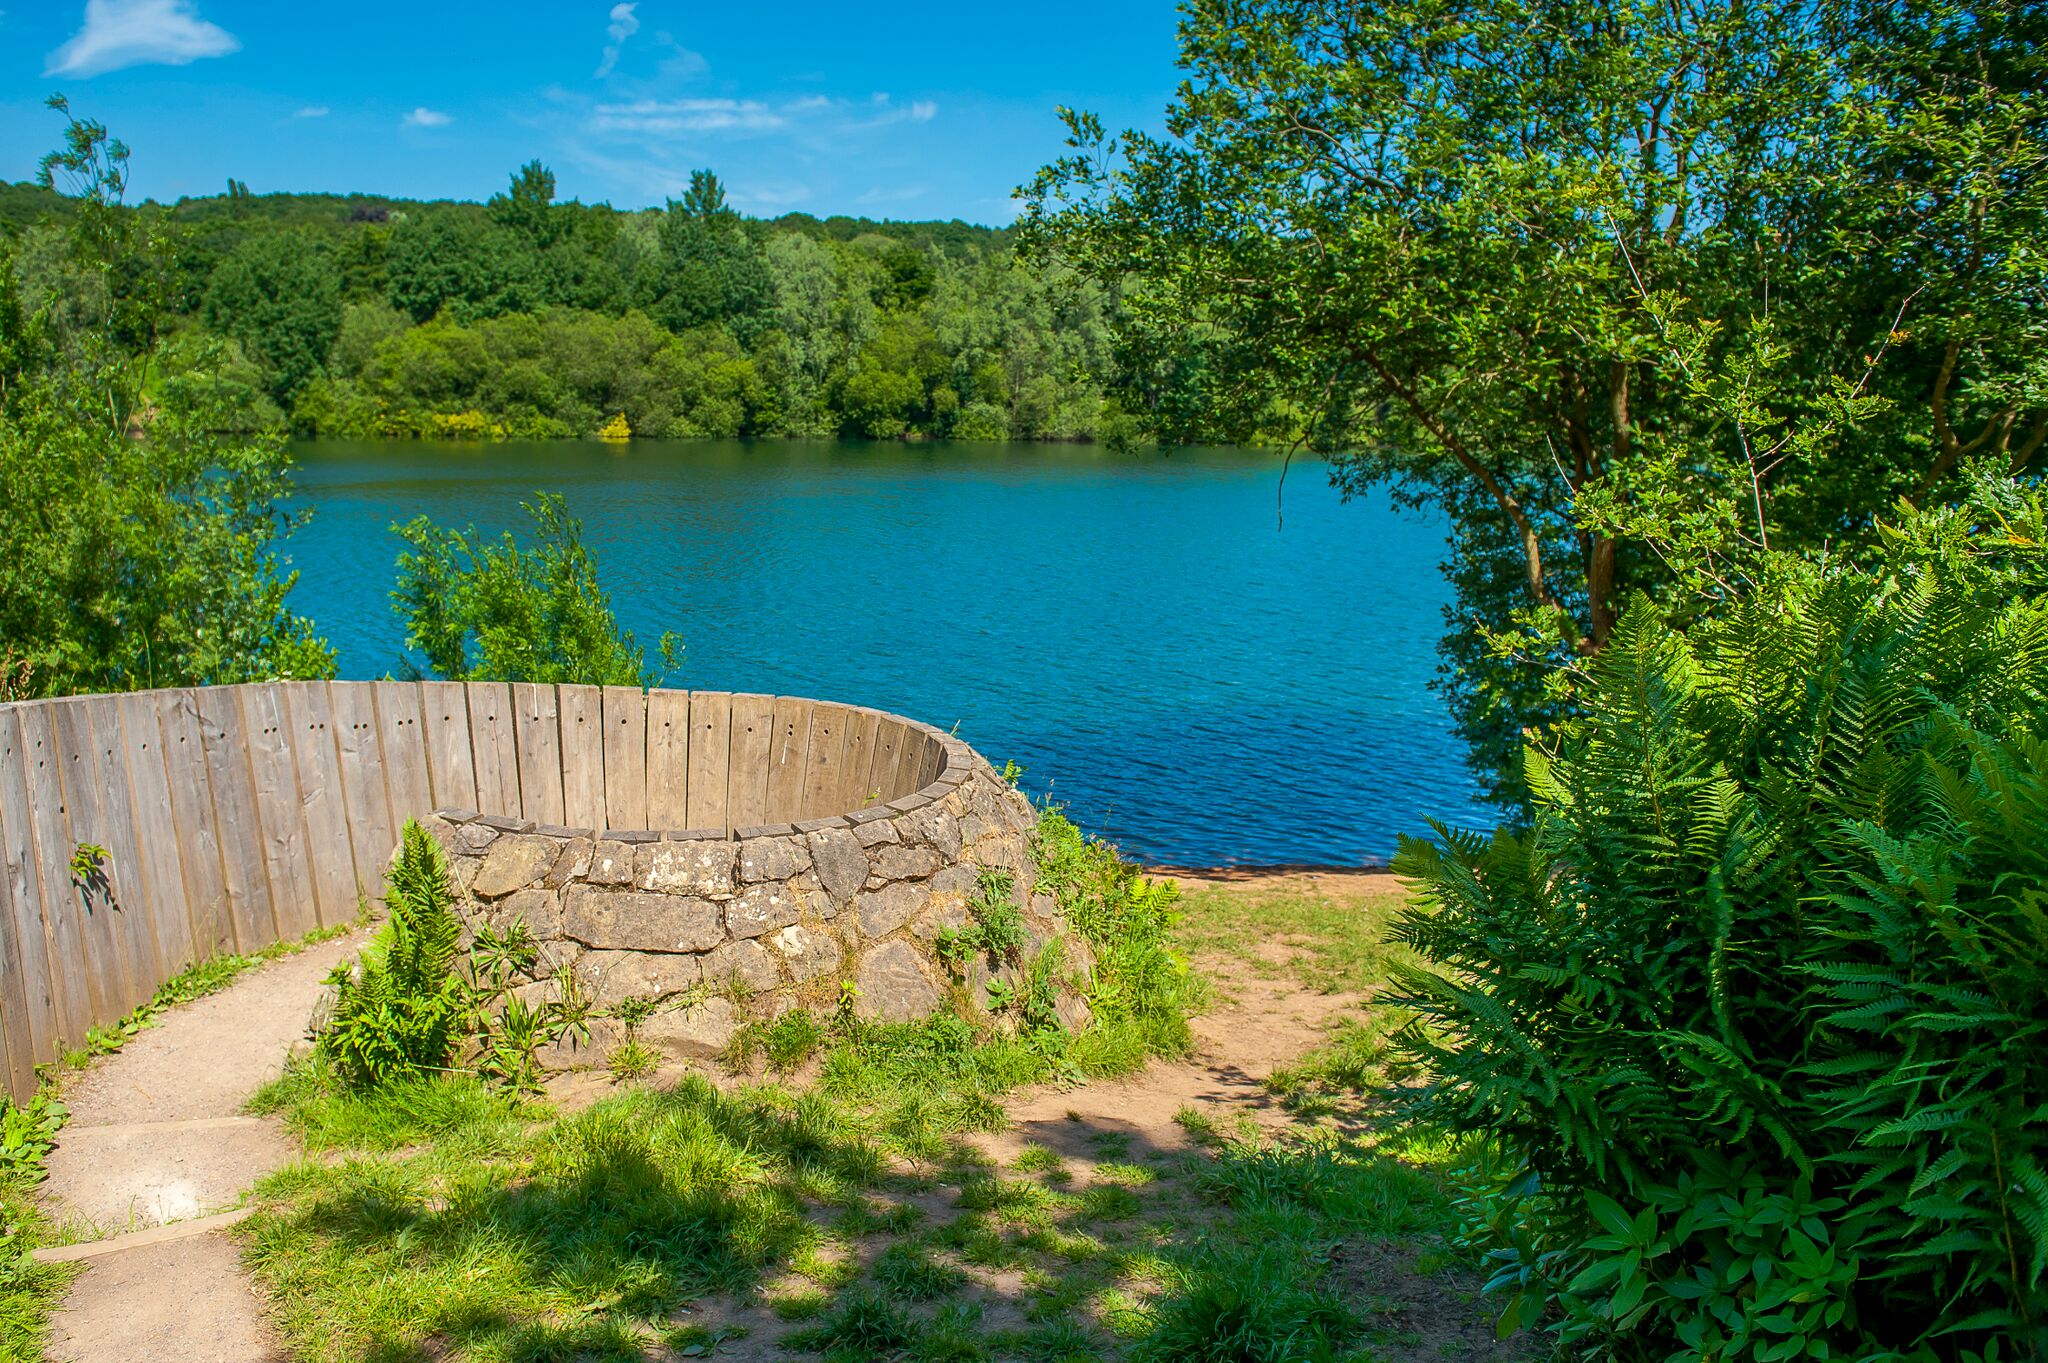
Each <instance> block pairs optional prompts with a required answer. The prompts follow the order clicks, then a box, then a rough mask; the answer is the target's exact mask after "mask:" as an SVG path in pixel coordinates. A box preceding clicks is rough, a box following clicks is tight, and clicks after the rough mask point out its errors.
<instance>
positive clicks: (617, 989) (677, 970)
mask: <svg viewBox="0 0 2048 1363" xmlns="http://www.w3.org/2000/svg"><path fill="white" fill-rule="evenodd" d="M575 970H576V978H577V979H578V980H579V981H581V982H582V985H583V987H584V989H585V990H586V991H588V992H589V995H590V1001H591V1002H592V1003H593V1004H595V1005H597V1006H598V1007H599V1008H614V1007H617V1006H618V1005H619V1004H621V1003H623V1002H625V1001H626V1000H627V999H665V998H671V997H673V996H675V995H677V994H681V993H685V992H687V991H689V990H692V989H695V988H696V987H697V986H698V985H700V984H702V983H704V959H703V957H701V956H670V955H665V954H663V953H660V952H651V951H586V952H584V953H583V955H582V956H580V957H578V958H577V961H576V966H575Z"/></svg>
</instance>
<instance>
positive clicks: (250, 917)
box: [192, 686, 278, 952]
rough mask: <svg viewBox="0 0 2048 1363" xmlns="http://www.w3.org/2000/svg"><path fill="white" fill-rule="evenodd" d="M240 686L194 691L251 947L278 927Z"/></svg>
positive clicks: (232, 910) (223, 857)
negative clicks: (264, 853)
mask: <svg viewBox="0 0 2048 1363" xmlns="http://www.w3.org/2000/svg"><path fill="white" fill-rule="evenodd" d="M239 689H240V688H239V687H233V686H202V687H199V688H198V689H197V690H195V691H194V692H193V693H192V694H193V699H194V701H195V702H196V703H197V705H198V709H199V732H200V737H201V739H202V740H203V741H204V743H205V745H206V776H207V780H208V782H209V783H210V784H211V785H212V787H213V813H214V818H215V819H216V820H218V828H219V838H220V861H221V872H222V875H223V877H224V878H225V879H226V881H227V887H228V912H229V915H230V917H231V918H232V919H233V922H234V929H235V950H237V951H242V952H249V951H255V950H257V949H258V948H260V947H263V946H267V945H269V944H270V943H272V942H275V941H276V940H277V939H278V932H277V919H276V915H275V914H274V913H273V912H272V908H271V904H272V898H271V892H270V872H269V869H268V863H267V860H266V858H265V857H264V855H263V825H262V822H261V820H260V819H259V818H258V816H257V812H256V782H255V778H254V777H253V776H252V775H251V774H250V767H249V750H248V744H247V741H246V738H245V728H244V724H243V720H242V716H241V712H240V707H239V705H238V703H237V701H236V695H235V693H236V692H237V691H238V690H239Z"/></svg>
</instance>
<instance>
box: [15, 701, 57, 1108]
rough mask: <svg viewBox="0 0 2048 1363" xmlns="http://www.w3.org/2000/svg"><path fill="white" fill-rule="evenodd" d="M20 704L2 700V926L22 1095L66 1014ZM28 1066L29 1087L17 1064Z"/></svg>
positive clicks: (20, 1097) (52, 1050)
mask: <svg viewBox="0 0 2048 1363" xmlns="http://www.w3.org/2000/svg"><path fill="white" fill-rule="evenodd" d="M20 708H21V707H19V706H13V705H8V706H0V880H4V881H5V882H6V887H7V893H6V917H5V918H4V919H0V932H4V933H5V934H6V935H7V955H8V957H9V958H10V960H11V961H12V962H13V969H14V972H15V978H16V979H17V980H18V981H19V983H20V992H21V1000H22V1005H23V1011H22V1013H21V1014H20V1015H18V1017H17V1018H16V1019H14V1020H12V1022H11V1025H10V1027H9V1032H8V1055H7V1059H8V1087H9V1092H10V1093H12V1095H13V1096H14V1098H15V1099H16V1100H17V1101H26V1100H27V1098H28V1096H29V1094H30V1093H33V1092H34V1089H35V1069H34V1066H35V1065H36V1063H37V1062H39V1061H42V1060H47V1059H49V1058H50V1057H52V1056H54V1055H55V1054H56V1053H57V1039H58V1038H59V1037H60V1036H61V1035H63V1016H62V1006H61V1001H60V999H59V997H58V985H57V979H56V972H55V969H54V966H53V964H52V962H51V959H50V944H49V937H48V930H47V929H46V928H45V927H44V925H43V890H42V884H41V880H40V877H39V875H38V872H37V866H36V849H35V842H34V840H33V837H32V830H31V828H30V826H29V814H28V779H27V775H26V773H25V772H24V771H23V769H22V768H23V764H24V762H25V760H26V759H25V756H24V754H23V751H22V742H21V725H20V722H19V721H18V719H17V718H16V714H17V712H18V710H19V709H20ZM23 1061H25V1062H26V1064H27V1066H28V1073H27V1075H26V1077H25V1078H26V1084H27V1088H26V1089H24V1088H23V1087H22V1086H21V1085H22V1083H23V1080H24V1077H23V1076H22V1075H20V1074H19V1073H17V1067H18V1066H19V1065H20V1064H21V1063H22V1062H23Z"/></svg>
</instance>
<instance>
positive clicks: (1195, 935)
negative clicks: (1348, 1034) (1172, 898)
mask: <svg viewBox="0 0 2048 1363" xmlns="http://www.w3.org/2000/svg"><path fill="white" fill-rule="evenodd" d="M1405 902H1406V900H1405V896H1404V895H1403V894H1402V893H1401V891H1400V886H1399V883H1398V882H1396V881H1395V880H1394V879H1393V877H1391V876H1388V877H1386V887H1385V890H1384V891H1379V890H1378V889H1377V887H1375V890H1374V892H1371V893H1367V894H1363V895H1334V894H1324V893H1314V892H1303V891H1298V890H1292V889H1263V888H1260V889H1243V888H1238V887H1235V886H1229V885H1218V886H1211V887H1208V888H1206V889H1200V890H1196V891H1193V892H1191V893H1189V894H1186V895H1183V896H1182V897H1181V901H1180V905H1179V908H1180V914H1181V923H1180V928H1179V932H1178V937H1179V940H1180V942H1181V943H1182V945H1183V946H1184V947H1185V948H1186V949H1187V950H1188V951H1189V952H1190V953H1192V954H1195V955H1206V956H1231V957H1236V958H1237V959H1238V960H1240V961H1242V962H1244V963H1245V964H1247V965H1248V966H1250V967H1251V968H1252V969H1253V970H1255V971H1257V972H1258V973H1260V974H1264V975H1268V976H1281V975H1291V976H1293V977H1294V978H1296V979H1298V980H1299V981H1301V983H1302V984H1304V985H1306V986H1307V987H1308V988H1310V989H1313V990H1315V991H1317V992H1319V993H1325V994H1336V993H1358V994H1362V993H1366V992H1369V991H1371V990H1374V989H1376V988H1378V987H1380V986H1382V985H1384V984H1385V983H1386V981H1387V978H1388V975H1389V974H1390V968H1391V966H1392V965H1393V964H1394V962H1396V961H1399V960H1406V959H1411V958H1410V957H1409V955H1408V953H1406V951H1405V950H1404V949H1403V948H1401V947H1398V946H1393V945H1390V944H1388V943H1387V942H1386V941H1385V937H1386V929H1387V927H1388V925H1389V924H1390V923H1391V922H1392V920H1393V918H1394V915H1395V914H1396V913H1398V912H1399V911H1400V909H1401V907H1402V905H1403V904H1404V903H1405ZM1274 943H1278V944H1280V945H1281V946H1283V947H1286V948H1290V950H1288V951H1287V952H1285V953H1284V957H1283V958H1281V959H1276V955H1278V954H1277V953H1276V954H1275V955H1269V954H1264V953H1262V952H1261V948H1262V947H1265V948H1266V949H1267V951H1269V952H1270V950H1271V946H1272V944H1274Z"/></svg>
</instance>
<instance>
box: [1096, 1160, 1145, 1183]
mask: <svg viewBox="0 0 2048 1363" xmlns="http://www.w3.org/2000/svg"><path fill="white" fill-rule="evenodd" d="M1095 1181H1096V1182H1098V1183H1116V1184H1121V1185H1122V1186H1124V1187H1126V1188H1143V1187H1146V1186H1148V1185H1149V1184H1153V1183H1157V1182H1158V1181H1159V1174H1158V1171H1157V1170H1153V1169H1147V1168H1146V1167H1145V1166H1144V1165H1142V1164H1122V1163H1118V1162H1117V1161H1115V1160H1110V1161H1108V1162H1105V1163H1102V1164H1098V1165H1096V1166H1095Z"/></svg>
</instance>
